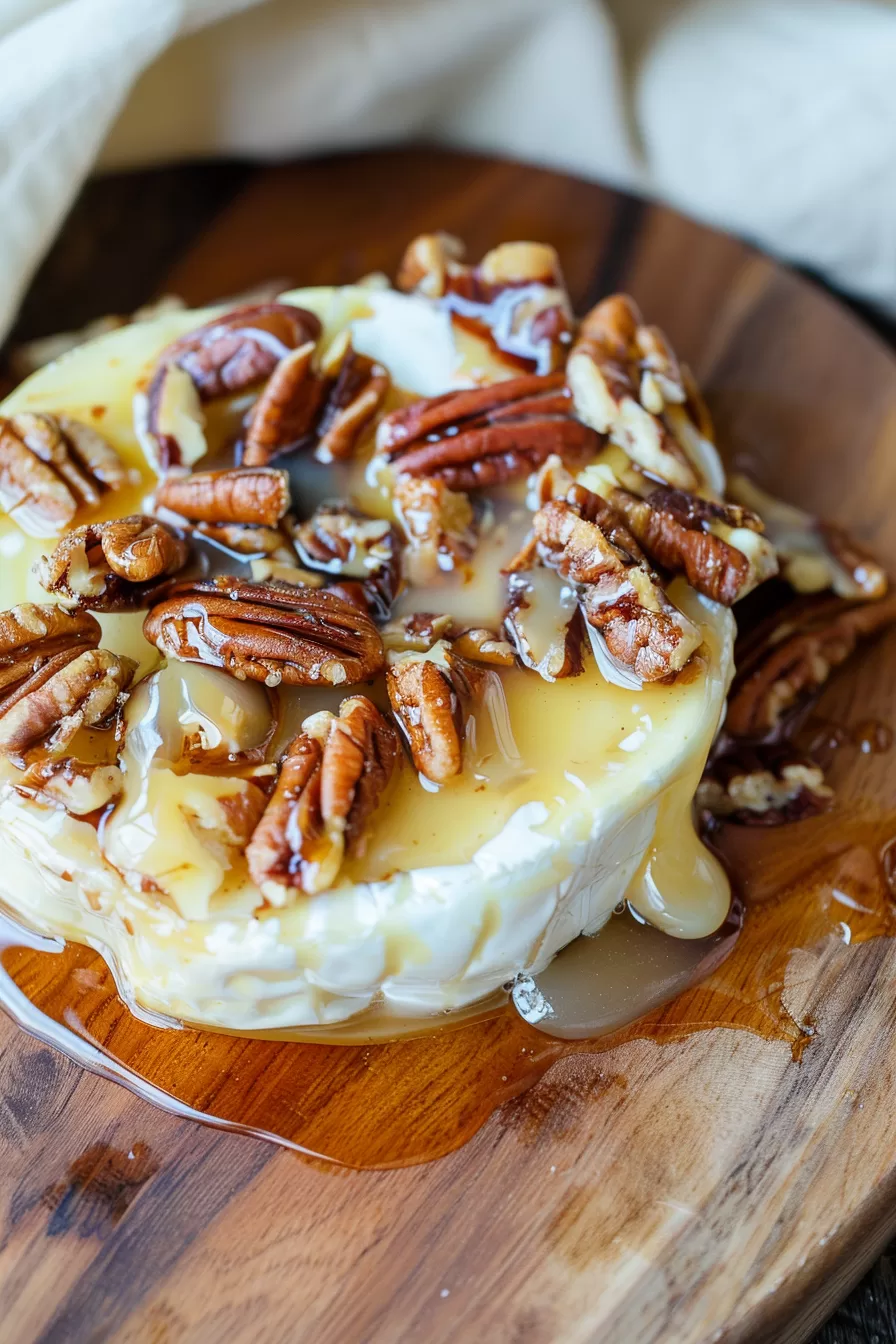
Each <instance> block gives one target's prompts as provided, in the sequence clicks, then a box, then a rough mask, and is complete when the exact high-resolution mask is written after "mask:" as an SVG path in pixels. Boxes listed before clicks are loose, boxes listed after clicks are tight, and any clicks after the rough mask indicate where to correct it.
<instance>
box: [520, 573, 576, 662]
mask: <svg viewBox="0 0 896 1344" xmlns="http://www.w3.org/2000/svg"><path fill="white" fill-rule="evenodd" d="M504 628H505V630H506V631H507V635H508V637H509V639H510V641H511V643H512V645H513V647H514V648H515V649H516V652H517V654H518V655H519V658H520V661H521V662H522V664H523V665H524V666H525V667H530V668H532V669H533V671H535V672H537V673H538V674H539V676H541V677H543V678H544V680H545V681H557V680H558V679H559V678H561V677H577V676H578V675H579V674H580V673H581V672H582V670H583V667H584V663H583V660H582V642H583V639H584V635H585V630H584V626H583V624H582V615H581V612H580V610H579V600H578V593H577V592H576V589H575V588H574V587H573V585H572V584H569V583H564V581H563V579H562V578H561V576H560V575H559V574H558V573H556V571H554V570H552V569H545V568H544V567H543V566H541V565H536V566H534V567H533V568H531V569H527V570H515V571H514V572H513V573H511V574H510V575H509V576H508V580H507V608H506V611H505V615H504Z"/></svg>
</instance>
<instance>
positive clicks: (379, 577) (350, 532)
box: [292, 503, 401, 620]
mask: <svg viewBox="0 0 896 1344" xmlns="http://www.w3.org/2000/svg"><path fill="white" fill-rule="evenodd" d="M292 536H293V540H294V542H295V546H296V550H297V552H298V555H299V559H300V560H301V562H302V564H303V565H306V566H307V567H308V568H309V569H312V570H314V569H319V570H321V571H322V572H323V573H325V574H330V575H333V576H334V577H337V578H339V579H340V580H343V579H357V580H358V581H359V582H361V583H362V584H363V586H364V591H365V593H366V595H367V600H368V603H369V605H370V608H371V610H372V611H373V612H374V614H375V615H376V616H377V617H378V618H379V619H380V620H385V619H386V617H387V616H388V615H389V612H390V611H391V609H392V603H393V602H394V601H395V598H396V596H397V594H398V590H399V587H400V583H401V547H400V543H399V538H398V533H397V532H396V530H395V528H394V527H393V526H392V524H391V523H390V522H389V521H388V520H387V519H385V518H370V517H368V516H367V515H366V514H363V513H360V512H359V511H358V510H357V509H353V508H351V507H350V506H349V505H347V504H343V503H333V504H320V505H319V506H318V507H317V508H316V509H315V511H314V513H313V514H312V515H311V517H310V518H308V519H306V521H305V522H303V523H298V524H297V525H296V526H295V527H294V528H293V530H292Z"/></svg>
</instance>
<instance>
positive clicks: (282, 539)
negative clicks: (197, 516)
mask: <svg viewBox="0 0 896 1344" xmlns="http://www.w3.org/2000/svg"><path fill="white" fill-rule="evenodd" d="M198 537H202V538H204V539H205V540H206V541H210V542H213V543H214V545H215V546H220V547H221V548H222V549H223V550H225V551H232V552H233V553H234V555H239V556H245V557H247V558H249V557H253V556H254V557H259V556H265V557H269V558H270V559H272V560H275V561H277V562H279V563H280V564H286V565H294V564H295V561H296V553H295V551H294V549H293V545H292V541H291V540H290V538H289V536H288V535H287V532H286V527H285V526H281V527H259V526H257V525H256V524H253V523H197V524H196V526H195V527H194V528H193V538H194V540H195V539H196V538H198Z"/></svg>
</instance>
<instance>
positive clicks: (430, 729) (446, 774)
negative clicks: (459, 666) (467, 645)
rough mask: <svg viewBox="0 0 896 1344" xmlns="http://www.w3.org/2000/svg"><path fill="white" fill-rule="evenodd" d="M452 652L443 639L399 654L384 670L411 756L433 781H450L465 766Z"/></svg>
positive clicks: (426, 776) (395, 711)
mask: <svg viewBox="0 0 896 1344" xmlns="http://www.w3.org/2000/svg"><path fill="white" fill-rule="evenodd" d="M448 654H449V645H448V644H447V643H445V642H443V641H440V642H439V643H437V644H435V645H433V647H432V648H431V649H430V650H429V651H428V652H427V653H422V654H419V653H406V654H400V655H398V656H397V657H395V660H394V661H393V662H391V663H390V665H389V667H388V668H387V671H386V689H387V690H388V692H389V703H390V704H391V706H392V712H393V714H394V715H395V717H396V719H397V721H398V725H399V727H400V728H401V730H402V732H403V733H404V735H405V737H406V738H407V742H408V746H409V748H410V752H411V758H412V760H413V762H414V765H415V766H416V768H417V770H418V771H419V773H420V774H421V775H422V776H423V777H424V779H428V780H429V781H430V782H431V783H433V784H447V783H448V781H449V780H450V779H453V778H454V777H455V775H459V774H460V772H461V770H462V768H463V721H462V718H461V712H460V699H459V697H458V694H457V691H456V689H455V686H454V683H453V680H452V675H451V664H450V662H449V660H448Z"/></svg>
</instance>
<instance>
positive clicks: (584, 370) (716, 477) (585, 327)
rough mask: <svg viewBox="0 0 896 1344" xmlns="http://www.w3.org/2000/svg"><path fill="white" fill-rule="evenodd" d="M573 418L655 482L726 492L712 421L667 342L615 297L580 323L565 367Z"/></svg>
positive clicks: (633, 308) (634, 309) (624, 299)
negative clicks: (602, 436)
mask: <svg viewBox="0 0 896 1344" xmlns="http://www.w3.org/2000/svg"><path fill="white" fill-rule="evenodd" d="M566 376H567V378H568V380H569V386H570V388H571V389H572V394H573V398H574V400H575V408H576V413H577V414H578V415H579V416H580V417H581V419H582V420H583V421H584V422H585V424H587V425H591V426H592V427H593V428H594V429H596V430H597V431H598V432H599V433H601V434H608V435H609V436H610V439H611V440H612V441H613V443H616V444H618V445H619V446H620V448H622V449H623V450H624V451H625V452H626V453H627V454H628V456H629V457H630V458H631V460H632V461H633V462H634V463H636V464H637V466H638V467H640V468H641V469H642V470H644V471H646V472H648V473H650V475H652V476H654V477H656V478H658V479H659V480H661V481H665V482H666V483H667V484H669V485H671V486H674V487H676V488H677V489H680V490H695V489H698V488H700V487H706V488H708V489H709V490H711V491H712V492H713V493H714V494H721V493H722V492H723V489H724V473H723V472H722V468H721V464H720V462H719V458H718V454H717V452H716V449H715V446H714V444H713V443H712V441H711V440H710V439H709V438H708V437H707V436H706V433H705V431H706V429H707V428H708V423H707V416H706V414H705V409H704V408H703V406H702V403H698V404H696V405H695V402H694V395H693V393H694V386H693V381H692V380H691V379H690V377H689V376H688V377H686V376H685V373H684V371H683V370H682V368H681V366H680V365H679V364H678V361H677V359H676V358H675V355H674V354H673V352H672V350H671V348H670V346H669V344H668V342H667V340H666V338H665V336H664V335H663V333H662V332H661V331H660V330H659V329H658V328H657V327H648V326H645V324H644V319H643V318H642V316H641V313H640V311H639V309H638V307H637V305H636V304H635V303H634V301H633V300H632V299H630V298H629V297H628V296H627V295H625V294H614V295H612V296H611V297H610V298H607V299H603V300H602V301H601V302H600V303H599V304H597V306H596V307H595V308H592V310H591V312H590V313H588V314H587V315H586V316H585V318H584V319H583V320H582V324H581V327H580V329H579V334H578V336H577V338H576V341H575V344H574V345H573V348H572V352H571V354H570V356H569V361H568V363H567V366H566Z"/></svg>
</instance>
